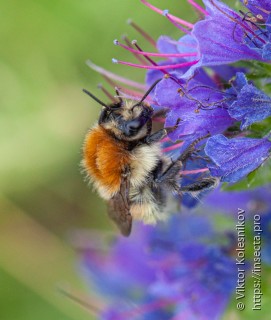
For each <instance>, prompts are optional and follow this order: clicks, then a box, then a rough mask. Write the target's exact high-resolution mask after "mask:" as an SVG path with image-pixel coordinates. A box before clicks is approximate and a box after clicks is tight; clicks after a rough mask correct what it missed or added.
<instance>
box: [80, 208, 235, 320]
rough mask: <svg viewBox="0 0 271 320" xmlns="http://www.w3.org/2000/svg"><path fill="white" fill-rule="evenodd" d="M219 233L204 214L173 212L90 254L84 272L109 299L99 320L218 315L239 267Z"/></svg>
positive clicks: (86, 256)
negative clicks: (165, 219) (162, 220)
mask: <svg viewBox="0 0 271 320" xmlns="http://www.w3.org/2000/svg"><path fill="white" fill-rule="evenodd" d="M216 236H217V235H216V233H215V232H214V230H213V229H212V227H211V225H210V223H209V221H208V220H207V219H206V218H204V217H200V216H196V215H192V214H182V215H172V217H171V218H170V219H169V221H168V223H167V224H160V225H158V226H156V227H155V228H154V227H146V226H143V225H139V224H136V225H135V228H134V231H133V234H132V236H131V238H128V239H126V238H125V239H124V238H117V239H116V241H115V242H114V243H113V244H112V245H111V248H110V251H109V252H108V253H104V252H98V251H97V250H96V252H94V251H93V250H90V251H88V252H86V253H85V254H84V259H83V269H84V272H85V274H86V275H87V276H88V277H89V278H90V279H92V281H93V283H94V285H95V286H96V289H97V290H98V291H99V292H100V293H102V294H103V295H104V296H107V297H108V299H109V307H108V309H107V310H105V311H104V313H103V314H102V315H101V319H104V320H109V319H110V320H113V319H116V320H117V319H118V320H120V319H131V318H132V319H140V320H141V319H148V320H149V319H153V320H155V319H165V320H166V319H186V320H190V319H191V320H192V319H206V320H207V319H208V320H212V319H217V318H218V317H219V316H220V315H221V314H222V313H223V312H224V310H225V308H226V306H227V304H228V302H229V299H230V296H231V294H232V292H233V289H234V285H235V281H236V270H235V262H234V259H233V258H232V257H230V255H229V254H228V253H226V252H225V250H224V248H223V247H222V246H220V245H219V244H214V241H212V240H211V239H212V238H214V237H216ZM211 243H212V244H211ZM98 256H100V258H99V259H97V257H98ZM110 305H111V306H110Z"/></svg>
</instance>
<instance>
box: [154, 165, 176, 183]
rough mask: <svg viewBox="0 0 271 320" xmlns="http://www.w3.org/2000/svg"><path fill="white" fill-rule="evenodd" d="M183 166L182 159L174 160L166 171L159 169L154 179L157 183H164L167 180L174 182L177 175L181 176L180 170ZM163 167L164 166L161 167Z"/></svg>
mask: <svg viewBox="0 0 271 320" xmlns="http://www.w3.org/2000/svg"><path fill="white" fill-rule="evenodd" d="M181 168H182V163H181V161H178V160H177V161H174V162H173V163H172V164H171V165H169V166H168V167H167V168H166V170H164V171H162V170H161V171H160V172H159V171H158V172H157V173H156V176H155V177H154V181H155V182H156V183H163V182H167V183H169V182H170V181H172V182H174V183H175V181H176V177H178V176H179V172H180V170H181ZM161 169H162V168H161Z"/></svg>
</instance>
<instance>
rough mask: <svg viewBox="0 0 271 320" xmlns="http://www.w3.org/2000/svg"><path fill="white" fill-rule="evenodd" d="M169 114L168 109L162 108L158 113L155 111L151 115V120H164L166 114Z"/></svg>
mask: <svg viewBox="0 0 271 320" xmlns="http://www.w3.org/2000/svg"><path fill="white" fill-rule="evenodd" d="M168 112H169V109H168V108H163V109H161V110H159V111H156V112H154V114H153V115H152V119H155V118H164V117H165V116H166V115H167V113H168Z"/></svg>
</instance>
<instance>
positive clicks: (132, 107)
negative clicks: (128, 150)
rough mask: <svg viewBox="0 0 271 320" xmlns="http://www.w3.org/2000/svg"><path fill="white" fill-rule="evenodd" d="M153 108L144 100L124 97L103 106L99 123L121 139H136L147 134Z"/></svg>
mask: <svg viewBox="0 0 271 320" xmlns="http://www.w3.org/2000/svg"><path fill="white" fill-rule="evenodd" d="M152 115H153V109H152V107H151V106H150V105H148V104H147V103H145V102H140V103H138V102H136V101H133V100H129V99H127V100H126V99H125V100H121V101H120V102H117V103H113V104H111V105H108V106H106V107H104V108H103V110H102V112H101V116H100V121H99V124H100V125H101V126H102V127H104V128H105V129H106V130H108V131H110V132H111V133H113V134H114V135H115V136H116V137H117V138H118V139H121V140H127V141H132V140H137V139H140V138H142V137H144V136H146V135H147V133H148V123H149V122H150V121H151V118H152Z"/></svg>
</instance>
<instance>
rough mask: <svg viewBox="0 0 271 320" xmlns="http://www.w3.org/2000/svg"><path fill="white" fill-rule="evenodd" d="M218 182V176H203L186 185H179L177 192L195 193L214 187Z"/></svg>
mask: <svg viewBox="0 0 271 320" xmlns="http://www.w3.org/2000/svg"><path fill="white" fill-rule="evenodd" d="M218 183H219V178H214V177H208V178H203V179H201V180H199V181H196V182H194V183H192V184H189V185H187V186H183V187H180V188H179V193H180V194H182V193H191V194H195V195H196V194H198V193H200V192H201V191H203V190H210V189H213V188H215V187H216V186H217V184H218Z"/></svg>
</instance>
